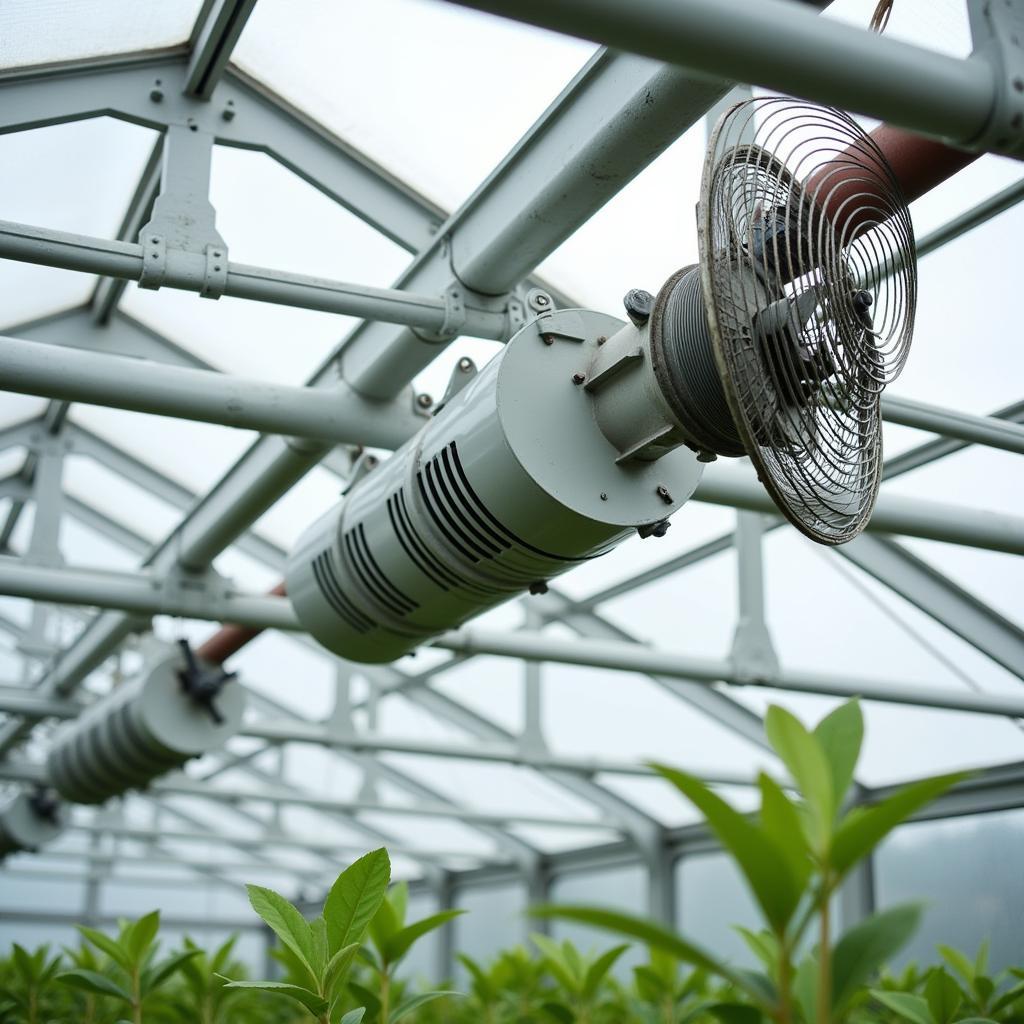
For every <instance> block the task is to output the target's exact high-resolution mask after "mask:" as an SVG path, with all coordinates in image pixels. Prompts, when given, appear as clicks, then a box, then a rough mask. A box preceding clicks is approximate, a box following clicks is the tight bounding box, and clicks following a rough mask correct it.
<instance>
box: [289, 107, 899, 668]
mask: <svg viewBox="0 0 1024 1024" xmlns="http://www.w3.org/2000/svg"><path fill="white" fill-rule="evenodd" d="M698 233H699V250H700V263H699V264H698V265H695V266H691V267H685V268H683V269H682V270H680V271H679V272H678V273H676V274H674V275H673V276H672V277H671V278H670V279H669V280H668V281H667V282H666V283H665V285H664V286H663V287H662V289H661V291H660V292H659V293H658V295H657V296H656V297H653V296H651V295H649V294H647V293H646V292H642V291H633V292H630V293H629V295H627V297H626V311H627V314H628V317H629V320H628V321H627V322H623V321H621V320H618V319H616V318H615V317H612V316H608V315H607V314H605V313H601V312H596V311H591V310H582V309H575V310H564V311H559V312H551V313H547V314H542V315H541V316H539V317H538V318H537V319H536V320H534V321H533V322H531V323H530V324H528V325H527V326H525V327H524V328H523V329H522V330H521V331H519V333H518V334H516V335H515V337H513V338H512V340H511V341H510V342H509V343H508V345H507V346H506V348H505V349H504V351H503V352H502V353H501V354H500V355H499V356H498V357H496V358H495V359H493V360H492V361H491V362H490V363H489V364H488V365H487V367H486V368H485V369H484V370H483V371H482V372H480V373H479V374H476V373H475V370H474V369H473V367H472V365H471V364H468V361H465V360H464V361H463V362H462V363H461V364H460V366H459V368H457V369H456V372H455V375H454V377H453V384H452V386H451V387H450V388H449V393H448V394H447V395H446V396H445V400H444V401H443V402H442V403H441V404H440V407H439V409H438V411H437V413H436V415H435V416H434V418H433V419H432V421H431V422H430V423H429V424H427V425H426V426H425V427H424V428H423V429H422V430H421V431H420V432H419V434H418V435H417V436H416V437H414V438H413V439H412V440H411V441H409V442H408V443H407V444H406V445H405V446H404V447H403V448H402V449H401V450H399V451H398V452H397V453H396V454H395V455H394V456H393V457H392V458H390V459H389V460H388V461H387V462H386V463H384V464H382V465H380V466H379V467H376V468H374V469H373V470H372V471H371V472H366V473H365V474H363V475H360V476H359V477H358V478H357V479H356V480H355V482H354V483H353V484H352V485H351V486H350V489H349V491H348V493H347V495H346V497H345V500H344V501H343V502H342V503H341V504H340V505H338V506H337V507H336V508H334V509H333V510H332V511H331V512H329V513H328V514H327V515H326V516H324V517H323V518H322V519H320V520H319V521H318V522H317V523H315V524H314V525H313V526H312V527H311V528H310V529H309V530H308V531H307V532H306V533H305V534H304V535H303V537H302V538H301V539H300V541H299V542H298V544H297V546H296V548H295V550H294V551H293V552H292V554H291V557H290V560H289V565H288V570H287V578H286V583H287V592H288V596H289V598H290V599H291V601H292V604H293V606H294V608H295V611H296V613H297V615H298V618H299V620H300V622H301V623H302V626H303V627H304V628H305V629H307V630H308V631H309V632H310V633H311V634H312V635H313V636H314V637H316V639H317V640H318V641H319V642H320V643H322V644H323V645H324V646H325V647H327V648H329V649H330V650H332V651H335V652H336V653H338V654H340V655H342V656H344V657H346V658H349V659H352V660H356V661H367V662H384V661H391V660H393V659H395V658H397V657H400V656H401V655H403V654H406V653H408V652H409V651H411V650H413V649H414V648H415V647H417V646H418V645H419V644H421V643H423V642H424V641H426V640H428V639H430V638H431V637H433V636H436V635H437V634H439V633H441V632H443V631H445V630H448V629H451V628H452V627H455V626H458V625H460V624H461V623H463V622H465V621H466V620H467V619H469V618H471V617H472V616H474V615H476V614H478V613H480V612H481V611H484V610H485V609H487V608H490V607H492V606H494V605H497V604H499V603H500V602H502V601H505V600H506V599H508V598H510V597H513V596H515V595H517V594H520V593H522V592H524V591H527V590H530V591H541V590H543V589H544V588H545V585H546V581H547V580H549V579H551V578H552V577H554V576H557V575H558V574H559V573H562V572H565V571H566V570H567V569H570V568H572V567H573V566H574V565H578V564H580V563H581V562H583V561H586V560H587V559H591V558H595V557H597V556H598V555H600V554H602V553H604V552H606V551H608V550H609V549H611V548H612V547H614V546H615V545H616V544H618V543H619V542H620V541H622V540H623V539H624V538H626V537H627V536H629V535H630V534H632V533H633V532H638V533H639V534H640V535H641V536H650V535H655V536H659V535H661V534H663V533H664V532H665V530H666V529H667V527H668V517H669V516H670V515H671V514H672V513H673V512H675V511H676V510H677V509H678V508H680V507H681V506H682V505H683V504H684V502H686V500H687V499H688V498H689V497H690V496H691V495H692V494H693V492H694V490H695V488H696V487H697V484H698V482H699V481H700V477H701V473H702V470H703V465H702V464H703V463H705V462H708V461H711V460H714V459H715V458H717V457H719V456H730V457H735V456H742V455H746V456H749V458H750V459H751V461H752V462H753V464H754V467H755V468H756V471H757V474H758V477H759V478H760V479H761V481H762V482H763V484H764V486H765V487H766V488H767V489H768V491H769V493H770V494H771V496H772V498H773V499H774V500H775V502H776V503H777V505H778V507H779V509H780V510H781V511H782V512H783V513H784V514H785V515H786V517H787V518H788V519H789V520H790V521H791V522H792V523H794V524H795V525H796V526H797V527H798V528H799V529H800V530H801V531H803V532H804V533H805V534H807V535H808V536H810V537H813V538H814V539H815V540H817V541H819V542H822V543H827V544H836V543H841V542H843V541H846V540H849V539H850V538H852V537H854V536H855V535H856V534H857V533H858V532H859V531H860V530H861V529H862V528H863V526H864V524H865V523H866V521H867V519H868V517H869V515H870V513H871V509H872V506H873V503H874V500H875V496H876V494H877V490H878V484H879V479H880V470H881V432H880V411H879V397H880V394H881V392H882V389H883V388H884V387H885V385H886V384H887V383H888V382H889V381H891V380H892V379H893V378H894V377H895V376H896V375H897V374H898V373H899V371H900V369H901V368H902V366H903V363H904V360H905V358H906V354H907V350H908V348H909V345H910V339H911V333H912V327H913V321H914V309H915V304H916V269H915V249H914V236H913V228H912V225H911V222H910V217H909V213H908V211H907V205H906V201H905V199H904V197H903V194H902V192H901V190H900V187H899V183H898V182H897V180H896V178H895V176H894V174H893V172H892V169H891V168H890V166H889V164H888V163H887V161H886V159H885V156H884V154H883V152H882V150H881V149H880V148H879V147H878V145H876V143H875V142H874V141H873V140H872V138H871V137H869V136H868V135H866V134H865V133H864V132H863V131H862V130H861V129H860V128H859V127H858V125H857V124H856V122H854V121H853V120H852V119H851V118H850V117H848V116H847V115H845V114H843V113H840V112H839V111H836V110H832V109H829V108H822V107H817V106H814V105H810V104H807V103H803V102H797V101H794V100H790V99H786V98H779V97H769V98H764V99H758V100H751V101H748V102H746V103H742V104H738V105H737V106H735V107H733V108H732V109H731V110H729V111H728V112H727V113H726V114H725V115H723V118H722V119H721V120H720V121H719V124H718V126H717V128H716V130H715V132H714V135H713V137H712V139H711V143H710V146H709V150H708V154H707V160H706V164H705V168H704V176H703V182H702V188H701V197H700V204H699V207H698Z"/></svg>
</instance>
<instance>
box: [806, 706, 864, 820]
mask: <svg viewBox="0 0 1024 1024" xmlns="http://www.w3.org/2000/svg"><path fill="white" fill-rule="evenodd" d="M814 735H815V736H817V737H818V740H819V741H820V743H821V747H822V750H824V751H825V757H826V758H827V759H828V763H829V768H830V769H831V771H832V805H833V807H834V808H837V809H838V808H839V807H841V806H842V803H843V800H844V799H845V797H846V792H847V790H848V789H849V788H850V783H851V782H853V771H854V769H855V768H856V767H857V759H858V758H859V757H860V748H861V744H862V743H863V742H864V716H863V715H862V714H861V710H860V704H859V703H858V702H857V701H856V700H851V701H847V702H846V703H845V704H840V705H839V707H837V708H836V709H835V710H834V711H832V712H830V713H829V714H828V715H826V716H825V717H824V718H823V719H822V720H821V721H820V722H819V723H818V724H817V726H816V727H815V729H814Z"/></svg>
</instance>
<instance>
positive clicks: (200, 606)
mask: <svg viewBox="0 0 1024 1024" xmlns="http://www.w3.org/2000/svg"><path fill="white" fill-rule="evenodd" d="M153 587H154V589H155V590H157V591H159V593H160V597H161V600H162V604H163V605H164V607H166V608H167V609H168V611H167V612H165V614H167V615H172V616H174V617H175V618H189V617H190V615H191V614H194V615H195V617H196V618H198V619H201V618H206V617H208V616H209V614H210V610H211V608H217V607H223V605H224V602H225V600H226V599H227V597H228V596H229V595H230V594H231V593H232V591H233V588H232V585H231V582H230V581H229V580H226V579H225V578H224V577H223V576H220V575H219V574H218V573H216V572H214V571H213V570H212V569H210V570H208V571H206V572H204V573H192V572H189V571H188V570H186V569H181V568H175V569H173V570H172V571H170V572H168V573H167V575H166V576H164V577H163V578H162V579H156V578H154V579H153Z"/></svg>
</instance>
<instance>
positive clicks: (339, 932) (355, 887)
mask: <svg viewBox="0 0 1024 1024" xmlns="http://www.w3.org/2000/svg"><path fill="white" fill-rule="evenodd" d="M390 879H391V860H390V859H389V858H388V851H387V850H385V849H384V848H383V847H382V848H381V849H379V850H372V851H371V852H370V853H367V854H365V855H364V856H362V857H360V858H359V860H357V861H355V863H353V864H351V865H350V866H349V867H347V868H346V869H345V870H344V871H342V873H341V874H340V875H338V878H337V881H336V882H335V883H334V885H332V886H331V891H330V892H329V893H328V894H327V899H326V900H325V901H324V915H323V916H324V920H325V921H326V922H327V939H328V943H329V946H330V951H331V953H332V954H333V953H336V952H337V951H338V950H339V949H342V948H344V947H345V946H349V945H351V944H352V943H353V942H362V941H363V937H364V936H365V935H366V929H367V928H368V927H369V924H370V921H371V920H372V918H373V917H374V915H375V914H376V913H377V911H378V909H379V907H380V906H381V903H382V902H383V900H384V894H385V892H387V888H388V882H389V881H390Z"/></svg>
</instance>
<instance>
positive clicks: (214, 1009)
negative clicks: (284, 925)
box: [179, 935, 242, 1024]
mask: <svg viewBox="0 0 1024 1024" xmlns="http://www.w3.org/2000/svg"><path fill="white" fill-rule="evenodd" d="M237 940H238V936H237V935H232V936H231V938H229V939H228V940H227V942H225V943H223V944H222V945H221V946H220V947H218V948H217V949H216V950H215V951H214V952H213V953H212V954H207V953H206V952H204V951H203V949H202V948H201V947H199V946H198V945H197V944H196V943H195V942H193V941H192V940H191V939H190V938H188V936H186V937H185V940H184V941H185V949H186V951H188V952H192V953H193V954H194V956H193V957H192V958H191V959H190V960H186V961H185V962H184V963H183V964H182V967H181V978H182V988H183V990H184V991H183V996H184V998H183V999H180V1000H179V1003H180V1004H181V1005H182V1009H183V1011H184V1013H185V1014H186V1015H187V1016H188V1017H189V1018H191V1019H192V1020H195V1021H196V1022H197V1024H220V1022H221V1021H227V1020H228V1015H227V1012H228V1010H229V1009H230V1008H231V1006H232V1004H233V1003H235V1002H237V1000H238V998H239V996H240V995H242V993H240V992H238V991H235V990H230V991H229V989H228V983H227V982H226V981H225V980H224V977H223V973H222V972H225V971H227V972H230V973H231V974H234V975H237V974H239V973H240V972H241V970H242V966H241V964H239V963H237V962H235V961H232V960H231V959H230V958H231V953H232V950H233V949H234V946H235V942H236V941H237Z"/></svg>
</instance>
